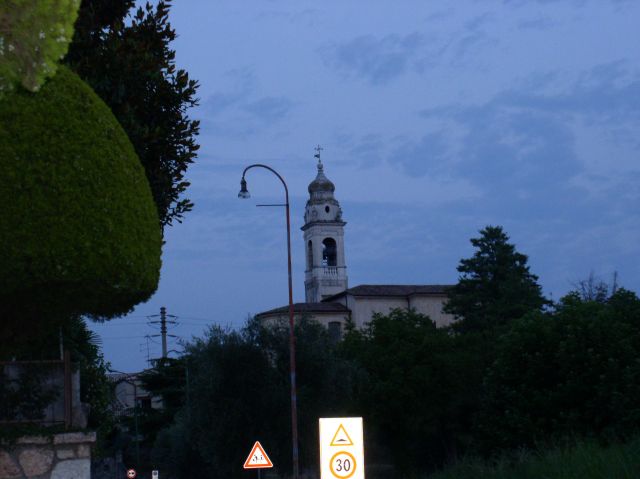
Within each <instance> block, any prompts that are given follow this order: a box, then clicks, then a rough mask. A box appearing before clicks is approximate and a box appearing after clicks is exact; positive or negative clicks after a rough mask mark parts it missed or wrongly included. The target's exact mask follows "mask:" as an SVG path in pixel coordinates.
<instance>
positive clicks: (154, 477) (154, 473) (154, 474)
mask: <svg viewBox="0 0 640 479" xmlns="http://www.w3.org/2000/svg"><path fill="white" fill-rule="evenodd" d="M159 477H160V474H159V473H158V471H151V479H159Z"/></svg>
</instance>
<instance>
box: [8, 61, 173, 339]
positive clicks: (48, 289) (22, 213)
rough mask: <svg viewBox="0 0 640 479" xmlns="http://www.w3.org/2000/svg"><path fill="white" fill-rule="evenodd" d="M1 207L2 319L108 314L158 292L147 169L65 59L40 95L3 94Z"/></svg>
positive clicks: (156, 238) (157, 238)
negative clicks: (68, 66)
mask: <svg viewBox="0 0 640 479" xmlns="http://www.w3.org/2000/svg"><path fill="white" fill-rule="evenodd" d="M0 205H1V209H0V265H1V266H0V315H1V316H0V319H1V320H2V322H3V326H6V325H7V324H9V323H11V322H12V321H15V320H19V319H20V318H21V317H35V316H40V315H42V316H43V317H47V316H49V317H54V316H55V317H64V316H68V315H74V314H88V315H94V316H101V317H112V316H115V315H119V314H122V313H125V312H127V311H129V310H130V309H131V308H132V307H133V306H134V305H135V304H137V303H139V302H141V301H144V300H146V299H148V298H149V297H150V296H151V294H152V293H153V292H154V291H155V290H156V288H157V284H158V279H159V271H160V252H161V244H162V239H161V232H160V229H159V226H158V216H157V213H156V209H155V206H154V203H153V199H152V197H151V191H150V188H149V185H148V183H147V180H146V177H145V174H144V171H143V168H142V166H141V164H140V161H139V160H138V157H137V156H136V154H135V152H134V150H133V147H132V145H131V143H130V141H129V139H128V137H127V136H126V134H125V132H124V131H123V130H122V128H121V127H120V125H119V123H118V122H117V120H116V119H115V117H114V116H113V114H112V113H111V111H110V110H109V108H108V107H107V106H106V105H105V104H104V103H103V102H102V100H100V99H99V98H98V96H97V95H96V94H95V93H94V92H93V90H91V88H90V87H89V86H88V85H86V84H85V83H84V82H83V81H82V80H80V78H79V77H78V76H77V75H75V74H74V73H72V72H71V71H70V70H68V69H67V68H66V67H60V69H59V71H58V73H57V75H56V76H55V77H54V78H52V79H51V80H49V81H48V82H47V83H46V84H45V85H44V86H43V87H42V89H41V91H40V92H39V93H36V94H34V93H30V92H26V91H19V92H18V91H16V92H14V93H13V94H11V95H10V96H7V97H5V98H4V99H3V100H2V101H0ZM10 329H11V328H10ZM14 329H15V328H14Z"/></svg>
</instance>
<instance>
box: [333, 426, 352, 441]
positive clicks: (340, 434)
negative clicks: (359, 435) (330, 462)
mask: <svg viewBox="0 0 640 479" xmlns="http://www.w3.org/2000/svg"><path fill="white" fill-rule="evenodd" d="M329 445H330V446H353V441H352V440H351V438H350V437H349V434H347V430H346V429H345V428H344V426H343V425H342V424H340V426H338V430H337V431H336V433H335V434H334V435H333V439H331V444H329Z"/></svg>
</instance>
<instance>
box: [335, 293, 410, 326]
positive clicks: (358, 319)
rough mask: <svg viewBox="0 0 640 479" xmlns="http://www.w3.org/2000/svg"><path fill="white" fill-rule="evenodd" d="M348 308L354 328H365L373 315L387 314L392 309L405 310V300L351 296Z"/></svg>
mask: <svg viewBox="0 0 640 479" xmlns="http://www.w3.org/2000/svg"><path fill="white" fill-rule="evenodd" d="M347 307H348V308H350V309H351V315H352V317H353V322H354V323H355V326H356V328H362V327H364V326H366V323H368V322H370V321H371V319H372V318H373V315H374V313H381V314H389V312H390V311H391V310H392V309H406V308H407V298H406V297H401V296H400V297H398V296H395V297H394V296H383V297H369V296H351V295H349V304H348V305H347Z"/></svg>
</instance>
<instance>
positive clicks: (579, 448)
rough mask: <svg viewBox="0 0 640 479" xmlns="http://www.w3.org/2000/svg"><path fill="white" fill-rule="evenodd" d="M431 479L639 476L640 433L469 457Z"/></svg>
mask: <svg viewBox="0 0 640 479" xmlns="http://www.w3.org/2000/svg"><path fill="white" fill-rule="evenodd" d="M427 477H428V479H454V478H455V479H480V478H482V479H574V478H575V479H578V478H579V479H636V478H639V477H640V436H637V437H636V438H634V439H633V440H631V441H629V442H627V443H625V444H614V445H610V446H607V447H603V446H600V445H598V444H597V443H596V442H593V441H581V442H578V443H576V444H575V445H574V446H572V447H562V448H556V449H551V450H543V451H540V452H521V453H518V454H515V455H510V456H504V457H501V458H500V459H498V460H495V461H483V460H480V459H473V458H468V459H464V460H462V461H460V462H459V463H458V464H456V465H454V466H451V467H448V468H447V469H444V470H442V471H440V472H437V473H435V474H432V475H429V476H427Z"/></svg>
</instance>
